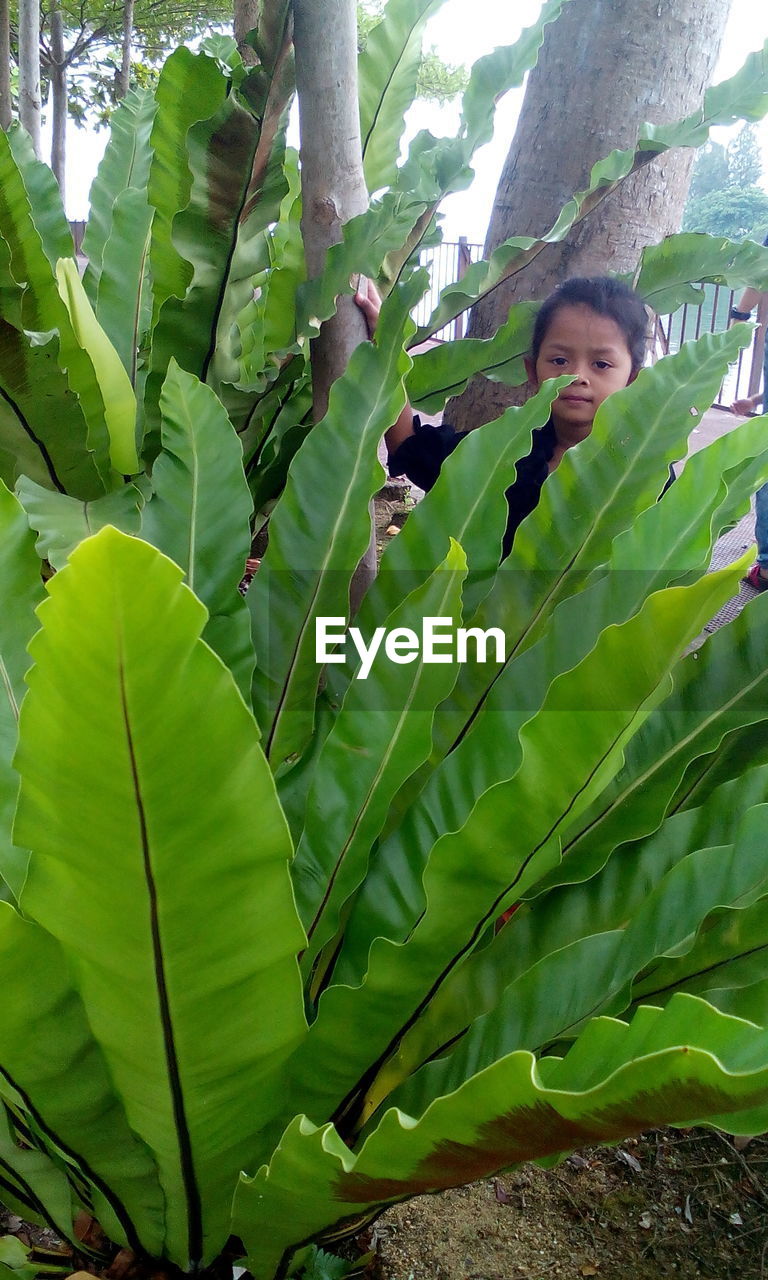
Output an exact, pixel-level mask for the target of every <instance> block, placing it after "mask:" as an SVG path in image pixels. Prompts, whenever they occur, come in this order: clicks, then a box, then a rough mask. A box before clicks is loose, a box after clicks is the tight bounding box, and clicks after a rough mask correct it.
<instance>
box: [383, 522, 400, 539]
mask: <svg viewBox="0 0 768 1280" xmlns="http://www.w3.org/2000/svg"><path fill="white" fill-rule="evenodd" d="M399 532H400V525H399V524H390V525H387V528H386V530H385V533H386V535H387V537H388V538H394V536H395V534H396V533H399Z"/></svg>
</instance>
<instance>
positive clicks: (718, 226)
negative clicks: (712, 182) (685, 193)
mask: <svg viewBox="0 0 768 1280" xmlns="http://www.w3.org/2000/svg"><path fill="white" fill-rule="evenodd" d="M766 229H768V195H766V193H765V191H762V190H761V189H760V187H743V188H742V187H729V188H726V190H725V191H710V192H709V194H708V195H705V196H699V197H698V198H697V199H696V200H691V201H690V202H689V203H688V205H687V206H686V210H685V216H684V218H683V231H705V232H706V233H707V235H711V236H727V237H728V239H729V240H744V239H746V238H749V239H750V240H762V239H763V236H764V235H765V231H766Z"/></svg>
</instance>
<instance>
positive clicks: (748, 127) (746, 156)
mask: <svg viewBox="0 0 768 1280" xmlns="http://www.w3.org/2000/svg"><path fill="white" fill-rule="evenodd" d="M726 155H727V159H728V186H729V187H754V186H757V185H758V184H759V183H760V181H761V179H762V176H763V161H762V157H761V154H760V142H759V139H758V136H757V128H756V126H755V125H753V124H745V125H742V127H741V129H740V130H739V132H738V133H737V134H736V137H735V138H733V139H732V141H731V142H729V143H728V149H727V152H726Z"/></svg>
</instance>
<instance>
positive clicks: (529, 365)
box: [523, 356, 539, 391]
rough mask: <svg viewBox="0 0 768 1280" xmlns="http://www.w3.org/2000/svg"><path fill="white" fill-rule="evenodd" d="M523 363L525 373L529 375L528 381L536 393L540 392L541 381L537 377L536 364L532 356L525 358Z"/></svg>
mask: <svg viewBox="0 0 768 1280" xmlns="http://www.w3.org/2000/svg"><path fill="white" fill-rule="evenodd" d="M523 363H524V365H525V372H526V373H527V374H528V381H529V383H530V384H531V387H532V388H533V390H534V391H538V389H539V379H538V378H537V377H536V365H535V363H534V362H533V360H532V359H531V357H530V356H524V357H523Z"/></svg>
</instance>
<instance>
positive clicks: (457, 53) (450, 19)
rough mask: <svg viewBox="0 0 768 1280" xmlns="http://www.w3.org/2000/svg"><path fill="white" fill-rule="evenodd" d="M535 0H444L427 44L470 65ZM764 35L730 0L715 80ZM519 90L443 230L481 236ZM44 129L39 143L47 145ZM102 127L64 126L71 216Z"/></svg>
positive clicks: (529, 14) (433, 118) (764, 25)
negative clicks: (88, 129)
mask: <svg viewBox="0 0 768 1280" xmlns="http://www.w3.org/2000/svg"><path fill="white" fill-rule="evenodd" d="M539 8H540V4H539V0H515V2H514V3H513V2H512V0H445V3H444V4H443V5H442V7H441V8H440V10H439V11H438V12H437V13H436V14H435V15H434V16H433V18H432V19H431V21H430V23H429V24H428V27H427V31H426V35H425V47H428V46H429V45H434V47H435V48H436V49H437V51H438V53H439V54H440V55H441V57H442V58H443V59H444V60H445V61H446V62H450V63H454V64H456V63H464V64H465V65H467V66H469V65H470V64H471V63H472V62H474V61H475V59H476V58H478V57H481V56H482V55H483V54H485V53H489V52H490V51H491V50H492V49H493V48H495V47H496V46H497V45H500V44H511V43H513V42H514V41H515V40H516V39H517V37H518V36H519V34H520V32H521V30H522V29H523V28H524V27H526V26H529V25H530V24H531V23H532V22H533V21H535V18H536V15H537V13H538V12H539ZM766 39H768V5H766V4H756V3H755V0H732V3H731V12H730V17H729V20H728V26H727V28H726V32H725V38H724V41H723V50H722V54H721V57H720V61H719V63H718V66H717V70H716V73H715V80H724V79H727V78H728V76H731V75H733V74H734V72H735V71H737V70H738V68H739V67H740V66H741V64H742V63H743V61H744V59H745V58H746V56H747V54H748V53H750V52H751V51H752V50H753V49H759V48H761V47H762V45H763V44H764V42H765V40H766ZM522 96H523V91H522V90H519V91H514V92H511V93H508V94H507V95H506V97H505V98H504V99H502V101H501V103H500V104H499V107H498V109H497V115H496V130H495V135H494V139H493V141H492V142H490V143H489V144H488V146H486V147H483V148H482V149H481V150H480V151H478V152H477V153H476V156H475V161H474V168H475V174H476V177H475V181H474V182H473V184H472V187H471V188H470V189H469V190H468V191H466V192H461V193H458V194H457V195H455V196H451V197H450V198H449V199H448V200H447V201H446V202H445V204H444V205H443V211H444V214H445V217H444V221H443V235H444V238H445V239H446V240H457V239H458V237H459V236H460V235H464V236H466V237H467V239H468V240H469V241H475V242H482V241H483V240H484V238H485V229H486V226H487V223H488V218H489V215H490V210H491V206H492V203H493V196H494V192H495V190H496V184H497V182H498V179H499V175H500V173H501V167H502V165H503V163H504V159H505V157H506V153H507V151H508V149H509V144H510V142H511V140H512V136H513V134H514V131H515V124H516V121H517V116H518V112H519V110H520V104H521V102H522ZM457 120H458V106H457V105H456V104H448V105H446V106H445V107H439V106H437V105H436V104H434V103H417V104H415V105H414V107H413V108H412V110H411V112H410V113H409V117H408V136H411V135H412V134H414V133H416V132H417V131H418V129H421V128H428V129H431V130H432V132H433V133H434V134H435V135H436V136H450V134H451V133H452V132H454V131H455V127H456V121H457ZM758 128H759V131H760V138H761V141H762V144H763V154H764V163H765V172H764V181H763V185H764V186H765V187H766V190H768V120H764V121H762V122H761V124H760V125H759V126H758ZM734 131H735V130H730V131H729V130H723V129H718V130H713V136H714V137H715V138H716V139H717V141H719V142H727V141H728V139H729V137H730V136H731V135H732V133H733V132H734ZM46 138H47V134H46V133H44V142H43V147H44V149H45V148H46V147H49V145H50V143H49V141H47V140H46ZM106 140H107V133H106V131H105V130H102V131H100V132H99V133H97V134H95V135H92V136H89V135H86V134H84V132H83V131H82V130H79V129H75V128H74V126H71V127H70V130H69V133H68V138H67V146H68V173H67V211H68V213H69V216H70V218H73V219H75V218H85V217H86V215H87V211H88V188H89V187H90V183H91V181H92V179H93V176H94V173H95V171H96V166H97V164H98V161H99V159H100V157H101V154H102V151H103V149H104V146H105V144H106Z"/></svg>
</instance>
